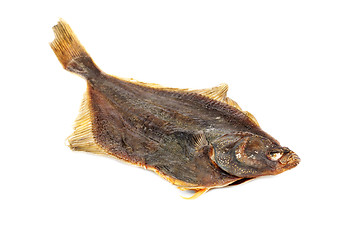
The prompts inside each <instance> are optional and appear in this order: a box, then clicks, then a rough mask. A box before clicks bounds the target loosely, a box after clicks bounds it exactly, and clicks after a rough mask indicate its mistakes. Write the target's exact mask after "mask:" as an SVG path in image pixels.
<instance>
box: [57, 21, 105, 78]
mask: <svg viewBox="0 0 359 240" xmlns="http://www.w3.org/2000/svg"><path fill="white" fill-rule="evenodd" d="M52 29H53V30H54V33H55V40H54V41H52V42H51V43H50V46H51V48H52V50H53V51H54V53H55V54H56V57H57V58H58V59H59V61H60V63H61V64H62V66H63V67H64V68H65V69H66V70H68V71H70V72H73V73H77V74H79V75H81V76H82V77H84V78H86V79H89V78H93V77H96V76H97V75H98V74H100V73H101V70H100V69H99V68H98V67H97V66H96V64H95V63H94V62H93V60H92V59H91V57H90V55H89V54H88V53H87V52H86V50H85V48H84V47H83V46H82V45H81V43H80V41H79V40H78V38H77V37H76V35H75V33H74V32H73V31H72V29H71V28H70V25H69V24H67V23H66V22H65V21H64V20H63V19H60V20H59V22H58V24H57V25H55V26H54V27H53V28H52Z"/></svg>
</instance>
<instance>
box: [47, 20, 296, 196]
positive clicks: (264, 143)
mask: <svg viewBox="0 0 359 240" xmlns="http://www.w3.org/2000/svg"><path fill="white" fill-rule="evenodd" d="M53 30H54V32H55V40H54V41H53V42H52V43H50V46H51V48H52V49H53V51H54V52H55V54H56V56H57V58H58V59H59V61H60V62H61V64H62V65H63V67H64V68H65V69H66V70H67V71H70V72H72V73H75V74H78V75H80V76H81V77H83V78H84V79H86V81H87V91H86V93H85V97H84V100H83V102H82V105H81V110H80V114H79V116H78V118H77V119H76V121H75V126H74V129H75V130H74V133H73V134H72V135H71V136H70V137H69V138H68V141H69V146H70V148H71V149H73V150H76V151H87V152H92V153H97V154H104V155H109V156H113V157H116V158H118V159H121V160H123V161H126V162H129V163H131V164H134V165H137V166H140V167H143V168H146V169H149V170H152V171H154V172H156V173H157V174H158V175H160V176H161V177H163V178H164V179H166V180H167V181H169V182H171V183H172V184H174V185H175V186H177V187H178V188H179V189H181V190H195V191H196V193H195V194H194V195H193V197H192V198H195V197H198V196H199V195H201V194H202V193H204V192H206V191H208V190H209V189H212V188H219V187H225V186H228V185H230V184H233V183H242V182H245V181H247V180H250V179H253V178H256V177H259V176H264V175H274V174H279V173H281V172H283V171H286V170H288V169H291V168H293V167H295V166H296V165H297V164H298V163H299V161H300V159H299V157H298V156H297V155H296V154H295V153H294V152H293V151H291V150H290V149H288V148H286V147H282V146H281V145H280V144H279V142H278V141H277V140H275V139H274V138H273V137H271V136H270V135H269V134H267V133H266V132H264V131H263V130H262V129H261V128H260V127H259V124H258V122H257V120H256V119H255V118H254V116H253V115H252V114H250V113H249V112H246V111H243V110H242V109H241V108H240V107H239V106H238V104H237V103H236V102H235V101H233V100H232V99H230V98H228V97H227V90H228V86H227V84H221V85H219V86H216V87H213V88H209V89H200V90H189V89H177V88H167V87H163V86H160V85H158V84H149V83H143V82H139V81H136V80H132V79H124V78H117V77H114V76H111V75H108V74H106V73H104V72H103V71H101V70H100V68H99V67H97V66H96V64H95V63H94V62H93V60H92V59H91V57H90V55H89V54H88V53H87V52H86V50H85V48H84V47H83V46H82V45H81V43H80V42H79V40H78V39H77V37H76V36H75V34H74V33H73V31H72V30H71V28H70V26H69V25H68V24H67V23H66V22H64V21H63V20H60V21H59V23H58V24H57V25H56V26H54V27H53Z"/></svg>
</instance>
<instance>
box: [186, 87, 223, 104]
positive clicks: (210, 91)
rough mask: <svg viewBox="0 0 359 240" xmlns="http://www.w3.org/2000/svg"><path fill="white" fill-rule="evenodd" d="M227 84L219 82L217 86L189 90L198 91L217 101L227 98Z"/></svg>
mask: <svg viewBox="0 0 359 240" xmlns="http://www.w3.org/2000/svg"><path fill="white" fill-rule="evenodd" d="M227 91H228V85H227V84H226V83H221V84H220V85H218V86H215V87H212V88H206V89H197V90H191V92H195V93H199V94H201V95H204V96H207V97H209V98H211V99H214V100H217V101H221V102H223V101H225V99H226V98H227Z"/></svg>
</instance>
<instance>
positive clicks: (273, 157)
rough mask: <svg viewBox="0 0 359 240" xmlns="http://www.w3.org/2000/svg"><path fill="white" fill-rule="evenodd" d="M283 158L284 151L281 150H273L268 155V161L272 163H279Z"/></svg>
mask: <svg viewBox="0 0 359 240" xmlns="http://www.w3.org/2000/svg"><path fill="white" fill-rule="evenodd" d="M282 156H283V151H281V150H271V151H270V152H269V153H268V154H267V157H268V159H269V160H272V161H278V160H279V159H280V158H281V157H282Z"/></svg>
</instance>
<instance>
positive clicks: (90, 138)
mask: <svg viewBox="0 0 359 240" xmlns="http://www.w3.org/2000/svg"><path fill="white" fill-rule="evenodd" d="M67 142H68V146H69V147H70V148H71V150H74V151H85V152H91V153H97V154H105V155H108V154H107V153H106V152H105V151H104V150H103V149H102V148H101V147H100V146H99V145H98V144H97V143H96V141H95V138H94V135H93V131H92V115H91V110H90V99H89V94H88V91H86V93H85V94H84V98H83V100H82V103H81V107H80V112H79V115H78V117H77V118H76V120H75V123H74V132H73V133H72V134H71V135H70V136H69V137H68V138H67Z"/></svg>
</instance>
